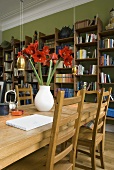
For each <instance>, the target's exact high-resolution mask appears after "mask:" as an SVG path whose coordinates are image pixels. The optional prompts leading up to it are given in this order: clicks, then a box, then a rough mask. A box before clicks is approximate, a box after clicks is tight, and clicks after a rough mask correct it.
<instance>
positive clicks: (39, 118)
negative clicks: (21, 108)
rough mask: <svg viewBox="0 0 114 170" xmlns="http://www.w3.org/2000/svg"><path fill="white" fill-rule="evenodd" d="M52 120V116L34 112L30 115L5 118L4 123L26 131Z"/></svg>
mask: <svg viewBox="0 0 114 170" xmlns="http://www.w3.org/2000/svg"><path fill="white" fill-rule="evenodd" d="M52 122H53V117H49V116H43V115H37V114H34V115H30V116H24V117H21V118H16V119H12V120H7V121H6V125H9V126H13V127H15V128H19V129H22V130H26V131H28V130H32V129H35V128H38V127H41V126H44V125H46V124H49V123H52Z"/></svg>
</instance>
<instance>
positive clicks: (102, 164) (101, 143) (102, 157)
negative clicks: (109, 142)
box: [99, 140, 105, 169]
mask: <svg viewBox="0 0 114 170" xmlns="http://www.w3.org/2000/svg"><path fill="white" fill-rule="evenodd" d="M99 146H100V161H101V168H103V169H104V168H105V166H104V156H103V152H104V141H103V140H102V141H101V142H100V145H99Z"/></svg>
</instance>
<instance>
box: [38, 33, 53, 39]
mask: <svg viewBox="0 0 114 170" xmlns="http://www.w3.org/2000/svg"><path fill="white" fill-rule="evenodd" d="M53 38H55V34H50V35H44V36H40V39H44V40H48V39H53Z"/></svg>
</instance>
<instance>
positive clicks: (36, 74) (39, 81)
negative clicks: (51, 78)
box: [29, 59, 41, 85]
mask: <svg viewBox="0 0 114 170" xmlns="http://www.w3.org/2000/svg"><path fill="white" fill-rule="evenodd" d="M29 61H30V63H31V66H32V68H33V70H34V74H35V76H36V78H37V80H38V84H39V85H41V80H40V77H39V76H38V73H37V71H36V68H35V67H34V64H33V62H32V60H31V59H29Z"/></svg>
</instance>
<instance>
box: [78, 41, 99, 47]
mask: <svg viewBox="0 0 114 170" xmlns="http://www.w3.org/2000/svg"><path fill="white" fill-rule="evenodd" d="M96 45H97V41H95V42H87V43H80V44H76V46H77V47H88V46H96Z"/></svg>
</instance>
